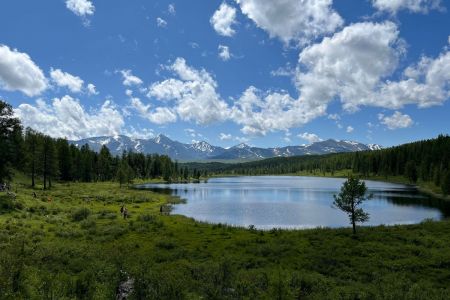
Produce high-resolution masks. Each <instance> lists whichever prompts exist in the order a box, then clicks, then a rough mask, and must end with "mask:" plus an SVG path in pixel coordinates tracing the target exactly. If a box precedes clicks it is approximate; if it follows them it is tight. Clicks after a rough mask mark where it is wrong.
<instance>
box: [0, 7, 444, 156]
mask: <svg viewBox="0 0 450 300" xmlns="http://www.w3.org/2000/svg"><path fill="white" fill-rule="evenodd" d="M273 3H274V2H273V1H270V0H228V1H206V0H204V1H140V0H135V1H106V0H91V1H88V0H58V1H25V0H5V1H2V4H1V9H0V28H2V29H1V30H0V98H1V99H4V100H6V101H7V102H9V103H11V104H12V105H13V106H14V108H15V109H16V114H17V115H18V116H19V117H20V118H21V119H22V121H23V123H24V124H25V125H26V126H31V127H33V128H35V129H37V130H40V131H42V132H44V133H47V134H50V135H52V136H60V137H67V138H69V139H79V138H85V137H90V136H99V135H115V134H126V135H130V136H133V137H142V138H144V137H151V136H154V135H156V134H158V133H163V134H166V135H168V136H169V137H171V138H173V139H175V140H179V141H182V142H191V141H200V140H206V141H208V142H209V143H211V144H214V145H220V146H232V145H235V144H238V143H240V142H246V143H248V144H251V145H256V146H264V147H267V146H283V145H298V144H304V143H310V142H313V141H318V140H320V139H327V138H335V139H346V140H356V141H361V142H365V143H378V144H381V145H384V146H389V145H396V144H401V143H404V142H408V141H413V140H418V139H423V138H431V137H435V136H437V135H438V134H440V133H449V128H450V120H449V117H448V116H449V115H450V104H449V101H447V100H448V99H449V98H450V17H449V12H448V10H449V9H450V3H449V2H448V1H439V0H398V1H389V0H366V1H364V0H363V1H351V3H350V1H345V0H335V1H332V0H320V1H319V0H315V1H314V0H306V1H299V0H282V1H279V2H277V5H274V4H273Z"/></svg>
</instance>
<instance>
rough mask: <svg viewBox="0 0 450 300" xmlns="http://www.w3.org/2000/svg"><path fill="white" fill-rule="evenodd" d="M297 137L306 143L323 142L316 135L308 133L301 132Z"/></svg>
mask: <svg viewBox="0 0 450 300" xmlns="http://www.w3.org/2000/svg"><path fill="white" fill-rule="evenodd" d="M297 137H299V138H301V139H302V140H305V141H308V143H310V144H312V143H317V142H320V141H323V140H322V139H321V138H320V137H319V136H318V135H317V134H314V133H309V132H303V133H300V134H299V135H297Z"/></svg>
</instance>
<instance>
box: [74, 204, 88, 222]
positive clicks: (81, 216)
mask: <svg viewBox="0 0 450 300" xmlns="http://www.w3.org/2000/svg"><path fill="white" fill-rule="evenodd" d="M90 214H91V211H90V210H89V209H88V208H85V207H83V208H78V209H76V210H75V211H74V212H73V213H72V221H74V222H80V221H83V220H85V219H87V217H89V215H90Z"/></svg>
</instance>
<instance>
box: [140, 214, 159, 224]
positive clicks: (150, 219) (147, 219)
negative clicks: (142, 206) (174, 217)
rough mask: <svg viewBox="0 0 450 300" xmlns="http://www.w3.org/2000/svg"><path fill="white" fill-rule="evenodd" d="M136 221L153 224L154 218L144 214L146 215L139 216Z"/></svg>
mask: <svg viewBox="0 0 450 300" xmlns="http://www.w3.org/2000/svg"><path fill="white" fill-rule="evenodd" d="M138 221H141V222H149V223H153V222H155V221H156V218H155V216H152V215H148V214H146V215H140V216H139V217H138Z"/></svg>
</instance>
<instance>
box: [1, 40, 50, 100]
mask: <svg viewBox="0 0 450 300" xmlns="http://www.w3.org/2000/svg"><path fill="white" fill-rule="evenodd" d="M47 87H48V83H47V79H46V78H45V76H44V73H43V72H42V70H41V69H40V68H39V67H38V66H37V65H36V64H35V63H34V62H33V61H32V60H31V58H30V56H28V54H26V53H23V52H19V51H17V50H16V49H14V50H11V49H10V48H9V47H8V46H6V45H1V44H0V88H2V89H4V90H7V91H20V92H22V93H24V94H25V95H27V96H29V97H33V96H37V95H39V94H41V93H42V92H43V91H44V90H46V89H47Z"/></svg>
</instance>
